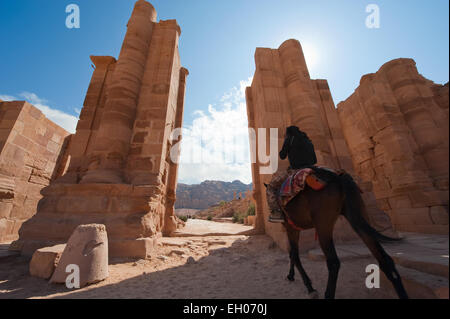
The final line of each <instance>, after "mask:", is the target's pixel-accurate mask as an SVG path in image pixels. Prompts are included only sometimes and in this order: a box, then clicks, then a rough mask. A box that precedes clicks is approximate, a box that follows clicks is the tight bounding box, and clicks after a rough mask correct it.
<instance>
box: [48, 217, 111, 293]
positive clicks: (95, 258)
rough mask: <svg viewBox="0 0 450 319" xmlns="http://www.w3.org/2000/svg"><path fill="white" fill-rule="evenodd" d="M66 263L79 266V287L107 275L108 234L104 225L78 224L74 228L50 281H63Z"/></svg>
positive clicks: (102, 278) (64, 280)
mask: <svg viewBox="0 0 450 319" xmlns="http://www.w3.org/2000/svg"><path fill="white" fill-rule="evenodd" d="M68 265H77V266H78V267H79V271H80V272H79V276H80V277H79V278H80V287H84V286H86V285H88V284H93V283H96V282H99V281H102V280H104V279H106V278H107V277H108V276H109V271H108V236H107V234H106V228H105V225H98V224H91V225H80V226H78V227H77V228H76V229H75V231H74V232H73V234H72V236H70V238H69V241H68V242H67V245H66V247H65V249H64V251H63V253H62V255H61V258H60V260H59V262H58V265H57V266H56V269H55V272H54V273H53V276H52V278H51V279H50V282H51V283H65V282H66V278H67V276H68V273H67V272H66V269H67V266H68Z"/></svg>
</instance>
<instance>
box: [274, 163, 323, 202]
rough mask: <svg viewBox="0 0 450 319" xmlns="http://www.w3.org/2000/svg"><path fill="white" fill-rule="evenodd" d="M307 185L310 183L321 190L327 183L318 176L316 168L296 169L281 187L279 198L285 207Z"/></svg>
mask: <svg viewBox="0 0 450 319" xmlns="http://www.w3.org/2000/svg"><path fill="white" fill-rule="evenodd" d="M305 185H308V186H309V187H311V188H312V189H314V190H316V191H320V190H322V189H323V188H325V186H327V183H326V182H325V181H323V180H321V179H319V178H317V177H316V175H315V174H314V170H312V169H311V168H303V169H299V170H296V171H294V173H293V174H291V175H289V177H288V178H287V179H286V180H285V181H284V182H283V184H282V185H281V188H280V193H279V200H280V203H281V205H282V206H283V207H285V206H286V205H287V204H288V203H289V202H290V201H291V200H292V199H293V198H294V197H295V196H297V194H298V193H300V192H301V191H302V190H303V189H304V188H305Z"/></svg>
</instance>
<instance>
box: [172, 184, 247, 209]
mask: <svg viewBox="0 0 450 319" xmlns="http://www.w3.org/2000/svg"><path fill="white" fill-rule="evenodd" d="M251 189H252V184H248V185H246V184H244V183H242V182H241V181H238V180H236V181H234V182H231V183H230V182H222V181H204V182H202V183H201V184H196V185H187V184H181V183H179V184H178V187H177V201H176V202H175V208H191V209H205V208H208V207H210V206H213V205H216V204H218V203H220V202H221V201H231V200H232V199H233V196H234V194H235V193H236V196H237V197H239V193H242V196H244V195H245V192H247V191H248V190H251Z"/></svg>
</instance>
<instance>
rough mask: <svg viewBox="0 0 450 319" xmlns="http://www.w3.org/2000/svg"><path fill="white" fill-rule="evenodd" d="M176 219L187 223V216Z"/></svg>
mask: <svg viewBox="0 0 450 319" xmlns="http://www.w3.org/2000/svg"><path fill="white" fill-rule="evenodd" d="M178 218H179V219H181V220H182V221H184V222H187V220H188V218H187V216H180V217H178Z"/></svg>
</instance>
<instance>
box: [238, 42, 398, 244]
mask: <svg viewBox="0 0 450 319" xmlns="http://www.w3.org/2000/svg"><path fill="white" fill-rule="evenodd" d="M255 61H256V72H255V75H254V78H253V82H252V86H251V87H249V88H247V90H246V99H247V113H248V120H249V128H254V129H257V128H267V129H268V128H278V145H279V149H281V146H282V143H283V139H284V133H285V131H286V127H288V126H291V125H296V126H298V127H299V128H300V129H301V130H303V131H305V132H306V133H307V134H308V136H309V137H310V138H311V140H312V141H313V143H314V146H315V149H316V153H317V159H318V164H319V165H323V166H327V167H330V168H335V169H345V170H346V171H348V172H349V173H353V167H352V160H351V156H350V152H349V150H348V147H347V144H346V141H345V139H344V136H343V134H342V128H341V123H340V122H339V119H338V114H337V111H336V109H335V106H334V103H333V99H332V97H331V93H330V89H329V87H328V83H327V81H326V80H311V79H310V76H309V72H308V68H307V66H306V62H305V58H304V55H303V51H302V48H301V45H300V43H299V42H298V41H297V40H288V41H286V42H284V43H283V44H282V45H281V46H280V47H279V49H267V48H257V49H256V53H255ZM266 140H267V145H268V144H269V132H268V130H267V133H266ZM279 149H278V150H277V152H278V151H279ZM251 152H252V154H254V155H256V154H258V152H259V150H258V145H256V148H255V149H252V150H251ZM288 166H289V163H288V161H280V162H279V165H278V169H281V170H285V169H286V168H287V167H288ZM261 167H262V165H260V164H259V163H256V164H252V176H253V185H254V199H255V202H256V211H257V217H256V221H255V228H256V229H257V230H265V232H266V233H267V234H269V235H270V236H271V237H272V238H273V239H274V240H275V241H276V242H277V243H278V244H279V245H280V246H281V247H287V239H286V235H285V234H284V228H283V226H282V225H280V224H272V223H269V222H268V213H269V210H268V208H267V199H266V194H265V187H264V185H263V183H269V182H270V179H271V175H267V174H266V175H263V174H261ZM361 186H362V188H363V189H364V191H365V194H364V200H365V203H366V205H367V208H368V213H369V218H370V222H371V223H372V224H373V225H374V226H375V228H377V229H379V230H381V231H384V232H386V233H388V234H389V232H392V225H391V222H390V220H389V217H388V216H387V215H386V214H385V213H383V212H382V211H381V210H380V209H379V208H378V207H377V205H376V201H375V197H374V195H373V194H372V193H371V192H370V189H371V185H370V182H368V183H363V184H361ZM353 234H354V232H353V231H352V230H351V228H350V226H349V225H348V224H347V222H346V221H345V220H343V219H342V220H341V219H340V220H339V221H338V224H337V227H336V231H335V238H336V239H338V240H339V239H347V238H348V237H350V238H351V237H353V236H354V235H353ZM308 236H309V237H310V239H312V241H314V233H313V232H310V233H309V235H308Z"/></svg>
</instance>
